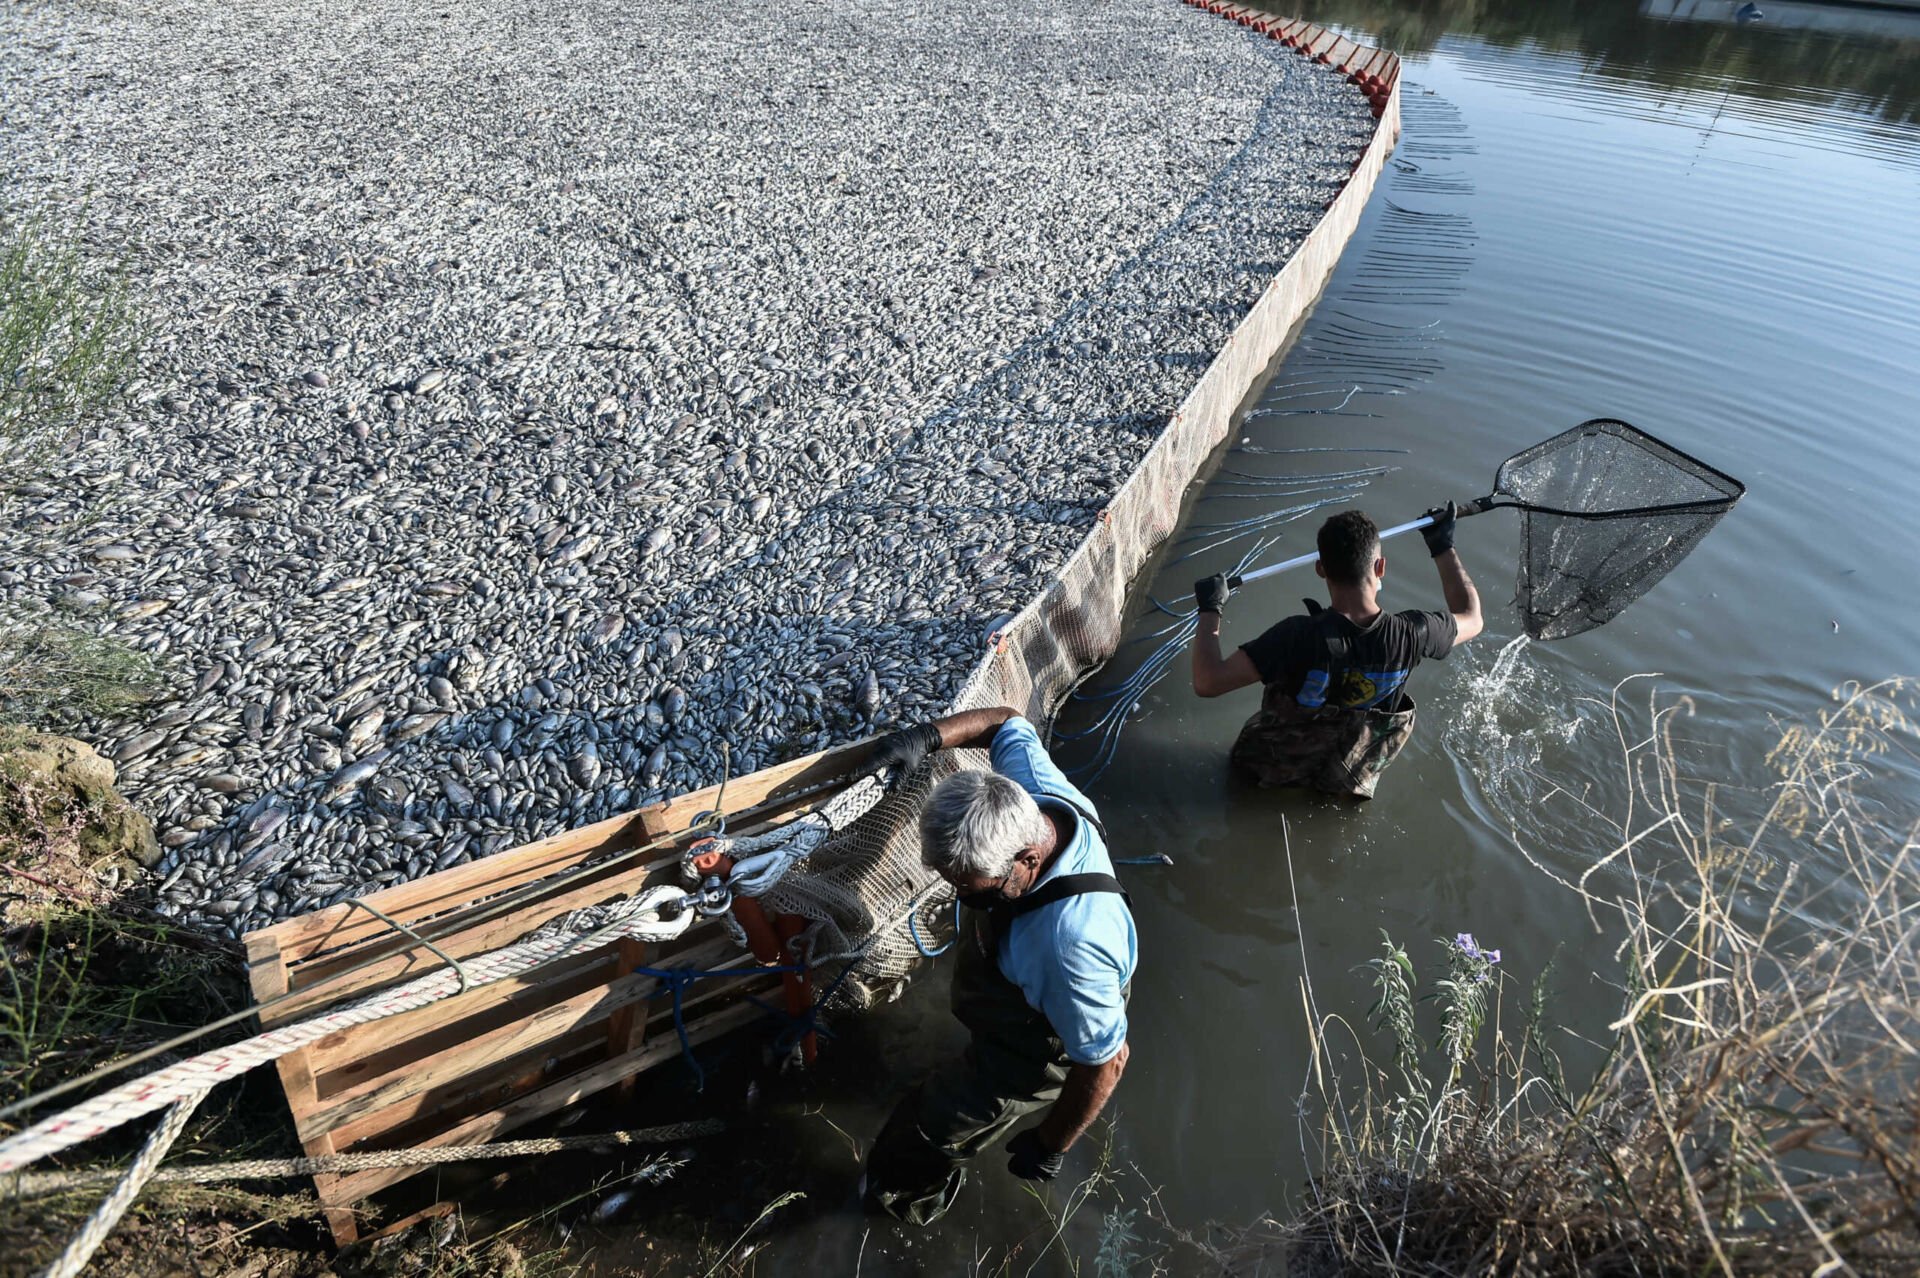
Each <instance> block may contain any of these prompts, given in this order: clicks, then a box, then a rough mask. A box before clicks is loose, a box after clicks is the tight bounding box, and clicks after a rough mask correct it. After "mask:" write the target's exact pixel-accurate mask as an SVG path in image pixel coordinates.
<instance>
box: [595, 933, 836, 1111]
mask: <svg viewBox="0 0 1920 1278" xmlns="http://www.w3.org/2000/svg"><path fill="white" fill-rule="evenodd" d="M633 970H634V971H635V972H637V973H640V974H641V975H644V976H651V977H652V978H653V979H654V980H656V981H658V982H660V984H661V985H662V986H664V987H665V988H666V992H667V993H668V994H671V995H672V996H673V1032H674V1033H675V1034H677V1035H679V1036H680V1055H681V1056H682V1057H684V1058H685V1060H686V1062H687V1066H688V1067H689V1068H690V1069H692V1070H693V1090H694V1091H696V1092H704V1091H705V1090H706V1089H707V1071H706V1070H704V1069H702V1068H700V1058H699V1057H697V1056H695V1055H694V1054H693V1040H692V1039H690V1038H689V1037H687V1019H686V1015H685V1004H686V992H687V986H689V985H691V984H693V983H694V982H695V981H698V980H704V979H705V978H707V977H709V976H760V975H764V974H772V973H780V972H804V971H806V970H807V969H806V967H805V966H804V965H802V964H799V963H783V964H781V965H780V966H778V967H760V966H758V965H756V966H753V967H720V968H696V967H636V968H634V969H633ZM845 975H846V973H844V972H843V973H841V976H842V977H844V976H845ZM836 984H837V982H836ZM660 993H661V991H660V990H658V989H656V990H654V991H653V992H652V993H650V994H648V995H647V997H648V998H649V999H656V998H659V997H660ZM758 1001H759V1000H757V999H756V1000H755V1002H758ZM763 1006H764V1005H763ZM811 1014H812V1013H811V1012H809V1013H808V1015H811Z"/></svg>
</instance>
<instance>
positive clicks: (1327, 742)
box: [1230, 599, 1414, 799]
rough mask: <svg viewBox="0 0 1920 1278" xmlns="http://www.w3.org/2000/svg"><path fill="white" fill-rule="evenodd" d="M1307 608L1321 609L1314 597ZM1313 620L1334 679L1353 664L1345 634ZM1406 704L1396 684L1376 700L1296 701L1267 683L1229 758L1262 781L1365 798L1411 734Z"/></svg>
mask: <svg viewBox="0 0 1920 1278" xmlns="http://www.w3.org/2000/svg"><path fill="white" fill-rule="evenodd" d="M1306 603H1307V611H1308V613H1309V614H1311V615H1312V616H1313V617H1314V618H1315V620H1317V621H1319V620H1321V618H1322V617H1324V616H1327V615H1337V614H1326V613H1324V611H1323V610H1322V609H1321V607H1320V605H1319V603H1318V602H1316V601H1314V600H1311V599H1309V600H1307V601H1306ZM1336 624H1337V623H1333V622H1326V621H1321V633H1320V638H1321V641H1322V643H1323V644H1324V645H1325V653H1324V657H1325V660H1326V663H1327V665H1326V669H1327V672H1328V679H1327V685H1328V687H1330V688H1338V687H1340V686H1341V684H1342V681H1343V677H1344V676H1345V675H1346V674H1347V672H1349V671H1351V670H1353V669H1355V668H1356V667H1355V666H1354V661H1353V641H1352V639H1351V637H1349V636H1348V635H1345V634H1342V633H1338V632H1336V630H1335V629H1334V626H1335V625H1336ZM1413 719H1414V704H1413V698H1412V697H1410V696H1408V695H1407V693H1406V689H1405V688H1402V689H1401V690H1400V691H1399V692H1397V693H1395V694H1394V695H1393V696H1392V697H1391V698H1389V699H1388V701H1387V703H1386V704H1385V705H1381V706H1356V707H1347V706H1324V705H1323V706H1303V705H1301V704H1300V702H1299V700H1298V699H1297V698H1296V697H1295V695H1294V694H1293V693H1290V692H1286V691H1284V690H1283V689H1282V688H1281V687H1280V686H1279V685H1278V684H1268V685H1267V687H1266V691H1265V692H1264V693H1263V694H1262V695H1261V698H1260V709H1259V710H1258V711H1257V712H1256V713H1255V714H1254V716H1253V717H1252V718H1251V719H1248V720H1247V722H1246V726H1244V727H1242V728H1241V729H1240V736H1239V737H1238V738H1237V739H1236V740H1235V741H1234V743H1233V752H1232V754H1231V756H1230V757H1231V759H1232V760H1233V766H1234V767H1235V768H1236V769H1237V770H1238V771H1240V772H1241V773H1242V774H1244V775H1245V776H1246V777H1248V778H1249V779H1250V780H1252V781H1255V782H1257V783H1259V784H1260V785H1262V786H1272V787H1280V786H1304V787H1306V788H1308V789H1311V790H1320V791H1323V792H1325V793H1327V794H1338V795H1345V796H1347V797H1350V798H1355V799H1371V798H1372V797H1373V791H1374V787H1375V786H1377V785H1378V784H1379V783H1380V774H1381V773H1382V772H1385V771H1386V770H1387V765H1388V764H1389V763H1392V762H1393V761H1394V759H1395V758H1396V757H1398V756H1399V754H1400V751H1402V750H1403V749H1405V748H1406V745H1407V741H1408V739H1409V738H1411V737H1412V736H1413Z"/></svg>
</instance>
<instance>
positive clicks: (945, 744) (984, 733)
mask: <svg viewBox="0 0 1920 1278" xmlns="http://www.w3.org/2000/svg"><path fill="white" fill-rule="evenodd" d="M1019 713H1020V712H1019V711H1018V710H1015V709H1014V708H1013V707H1012V706H987V707H986V708H985V709H981V710H962V711H961V712H960V713H959V714H953V715H948V716H947V717H946V718H944V719H942V720H940V721H939V722H938V724H936V725H935V726H937V727H938V728H939V729H940V748H941V749H942V750H965V749H970V748H975V747H977V748H980V749H985V748H986V747H987V746H990V745H992V744H993V738H994V735H995V734H996V733H998V732H999V731H1000V725H1001V724H1003V723H1005V722H1006V721H1007V720H1009V719H1011V718H1013V717H1014V716H1015V715H1017V714H1019Z"/></svg>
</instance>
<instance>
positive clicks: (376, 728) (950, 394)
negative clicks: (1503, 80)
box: [0, 0, 1373, 931]
mask: <svg viewBox="0 0 1920 1278" xmlns="http://www.w3.org/2000/svg"><path fill="white" fill-rule="evenodd" d="M0 77H4V79H5V81H6V83H7V84H8V85H9V86H11V88H12V91H11V92H9V94H8V95H6V98H5V100H4V104H0V113H3V114H0V130H4V134H5V136H6V138H7V145H6V147H5V148H0V182H3V183H4V187H5V190H6V191H7V196H6V199H7V200H8V202H9V208H8V210H7V211H8V212H9V213H10V214H13V215H19V214H23V213H25V214H36V213H37V214H41V215H44V216H45V217H46V218H48V219H49V220H50V222H51V223H52V224H53V225H55V226H58V227H71V228H72V229H73V231H74V233H75V234H76V235H77V236H78V237H79V239H80V241H81V243H82V244H83V245H84V247H85V248H86V250H87V251H88V253H89V254H91V255H95V256H96V257H97V258H98V259H99V260H101V261H106V262H114V263H117V264H118V265H119V266H120V267H121V268H122V269H123V270H124V271H125V273H126V274H127V276H128V278H129V279H130V281H131V282H132V284H133V285H134V286H135V289H136V291H137V293H138V294H139V295H140V297H141V298H142V300H143V304H144V306H145V307H146V309H147V313H148V315H149V317H150V320H151V322H152V331H151V334H150V338H149V342H148V347H147V351H146V355H145V358H144V360H143V366H142V376H141V378H140V380H139V382H138V383H137V384H136V385H135V387H134V388H133V395H132V402H131V404H130V405H129V406H128V407H127V409H126V410H125V412H124V413H121V414H119V415H117V416H116V417H115V419H114V420H113V421H112V422H110V423H109V424H108V426H107V428H106V429H104V430H103V431H101V432H100V433H99V434H98V435H97V436H96V437H95V438H93V439H92V440H90V441H89V442H88V443H87V444H86V445H84V446H83V447H81V448H79V449H77V450H76V451H75V452H74V454H73V455H72V456H70V457H68V458H66V459H64V460H63V462H62V464H61V465H60V466H59V467H58V468H57V470H56V473H54V474H52V475H49V476H47V477H46V479H45V481H44V483H39V484H35V485H30V486H29V487H28V488H27V489H26V490H25V491H24V493H23V495H22V496H20V497H19V498H18V499H17V500H16V501H15V502H14V503H13V504H12V505H11V507H10V508H9V509H8V510H7V511H6V512H5V514H4V515H3V516H0V607H4V606H5V604H6V601H7V600H8V599H17V600H29V599H33V600H55V601H58V602H60V603H62V604H63V605H64V606H67V607H71V608H74V609H77V610H80V611H82V612H84V613H86V614H88V615H91V616H93V617H95V618H97V619H98V622H99V624H100V625H101V627H102V628H103V629H105V630H107V631H110V632H111V633H114V634H116V635H118V636H120V637H122V638H125V639H127V640H129V641H130V642H133V643H135V644H136V645H138V646H140V647H142V648H144V649H147V650H149V651H151V652H153V653H154V654H156V655H157V656H158V657H159V659H160V660H161V661H162V662H163V663H164V664H165V666H166V667H167V669H168V670H169V671H170V672H171V676H172V678H173V679H174V686H173V687H172V689H171V692H170V695H169V697H168V698H167V699H165V700H163V701H162V702H161V703H159V704H158V705H156V706H154V707H152V708H151V709H150V711H149V712H147V713H145V714H144V715H143V716H142V717H139V718H137V719H134V720H130V721H124V722H111V723H106V722H102V723H95V724H92V725H89V730H88V732H87V733H85V734H83V735H87V736H88V737H89V739H91V740H93V741H94V742H96V743H97V744H98V745H99V746H100V748H101V750H102V752H103V753H105V754H107V755H108V756H109V757H110V758H112V759H113V760H114V761H115V762H116V763H117V764H118V766H119V768H120V775H121V784H122V786H123V788H124V789H125V791H126V792H127V793H128V794H129V795H131V796H132V797H134V798H135V799H136V800H137V801H138V802H139V803H140V804H141V805H142V806H143V807H145V808H146V809H147V810H148V811H150V812H151V813H153V815H154V817H155V819H156V821H157V824H158V826H159V828H160V837H161V841H162V843H163V844H164V845H165V847H166V848H167V849H168V856H167V859H166V861H165V862H164V863H163V865H162V867H161V869H162V872H163V874H164V879H163V883H162V894H163V897H164V898H165V900H166V902H167V903H168V908H171V909H174V910H176V911H179V912H181V913H183V914H185V915H187V916H190V917H192V918H195V919H197V920H199V921H201V922H203V923H208V924H211V925H214V926H217V927H221V928H224V929H226V930H230V931H237V930H239V929H240V928H242V927H246V926H254V925H258V924H260V923H262V922H264V921H267V920H270V919H273V918H276V917H282V916H285V915H287V914H289V913H293V912H296V911H300V910H305V909H310V908H313V907H315V906H316V905H318V904H321V903H324V902H328V901H332V900H337V899H339V898H340V897H341V896H343V895H345V894H347V893H350V892H358V891H363V890H369V889H373V888H377V887H379V886H383V885H386V884H390V883H393V882H396V881H399V880H401V879H403V878H407V877H412V876H417V875H420V874H423V873H427V872H430V871H432V870H435V869H439V868H446V867H448V866H451V865H454V864H457V863H460V862H462V861H464V860H467V859H469V858H472V857H477V856H483V855H486V854H489V853H492V852H495V851H498V850H500V849H501V848H504V847H507V846H511V845H513V844H516V843H519V842H523V841H526V840H528V839H532V838H536V837H540V836H542V835H546V834H551V833H553V832H555V831H557V830H560V829H564V828H567V827H570V826H574V825H578V824H581V823H584V822H587V821H591V820H595V819H598V818H601V817H604V816H608V815H611V814H613V813H615V812H618V811H621V810H624V809H627V808H630V807H632V806H635V805H638V804H640V803H643V802H646V801H649V800H652V799H655V798H658V797H661V796H664V795H667V794H671V793H675V792H678V791H682V790H686V789H690V788H694V787H697V786H700V785H703V784H708V783H711V782H712V781H714V780H716V779H717V778H718V775H719V771H720V754H719V746H720V743H721V742H722V741H725V742H727V743H729V744H730V746H731V748H732V751H733V765H734V768H735V770H736V771H745V770H749V769H752V768H755V767H759V766H764V765H765V764H767V763H769V762H772V761H774V760H776V759H778V758H782V757H787V756H790V755H793V754H797V753H801V752H804V751H807V750H812V749H817V748H820V747H823V746H825V745H827V744H830V743H831V742H833V741H835V740H841V739H846V738H850V737H854V736H858V735H861V734H863V733H865V732H868V731H872V730H874V729H875V728H876V727H879V726H884V725H886V724H888V723H893V722H897V721H900V720H903V719H911V718H914V717H917V716H924V715H929V714H933V713H936V712H938V711H939V710H940V709H941V708H942V707H943V706H944V705H945V703H946V701H947V699H948V698H949V697H950V696H951V695H952V694H953V693H954V691H955V690H956V689H957V687H958V685H959V682H960V680H961V679H962V678H963V677H964V675H965V674H966V672H967V671H968V670H969V669H970V668H971V667H972V666H973V665H974V663H975V662H976V661H977V660H978V659H979V657H980V656H981V654H982V652H983V650H984V641H985V635H986V633H987V631H988V630H989V629H990V628H991V626H992V622H993V620H994V619H995V618H996V617H999V616H1001V615H1003V614H1005V613H1009V612H1013V611H1015V610H1017V609H1018V608H1019V607H1020V606H1022V605H1023V604H1024V603H1025V602H1026V600H1028V599H1029V598H1031V597H1032V596H1033V595H1034V594H1035V592H1036V591H1038V590H1039V589H1041V588H1042V587H1043V586H1044V584H1045V582H1046V581H1047V580H1048V578H1049V574H1050V573H1051V572H1052V571H1053V570H1054V569H1055V568H1057V566H1058V565H1059V564H1060V563H1061V562H1062V561H1063V560H1064V559H1065V557H1066V556H1067V554H1068V553H1069V552H1070V551H1071V550H1072V548H1073V547H1074V546H1075V545H1076V544H1077V543H1078V541H1079V540H1080V539H1081V538H1082V537H1083V536H1084V535H1085V533H1086V531H1087V530H1088V528H1089V527H1090V526H1091V524H1092V522H1093V521H1094V519H1095V518H1097V516H1098V512H1099V511H1100V509H1101V507H1102V506H1103V505H1104V504H1105V503H1106V501H1107V500H1108V498H1109V497H1110V495H1111V494H1112V493H1113V492H1114V490H1115V489H1116V488H1117V487H1118V486H1119V484H1120V483H1121V482H1122V481H1123V480H1124V478H1125V477H1126V475H1127V474H1128V473H1129V471H1130V469H1131V468H1132V466H1133V465H1134V464H1135V463H1136V462H1137V461H1138V459H1139V458H1140V457H1141V455H1142V454H1143V453H1144V452H1145V450H1146V449H1147V448H1148V446H1149V445H1150V444H1151V443H1152V441H1153V439H1154V438H1155V436H1156V433H1157V431H1158V430H1159V428H1160V426H1161V424H1162V423H1163V422H1164V421H1165V419H1166V417H1167V415H1168V414H1169V412H1170V411H1171V410H1172V409H1173V407H1174V406H1175V405H1176V404H1177V403H1178V402H1179V400H1180V399H1181V397H1182V396H1183V395H1184V394H1185V392H1186V391H1187V390H1188V388H1189V387H1190V386H1191V385H1192V384H1193V382H1194V380H1195V379H1197V377H1198V376H1199V374H1200V372H1201V371H1202V369H1203V368H1204V367H1205V365H1206V363H1207V362H1208V360H1209V359H1210V358H1211V356H1212V353H1213V352H1214V351H1215V350H1216V349H1217V348H1218V346H1219V344H1220V343H1221V341H1222V340H1223V339H1224V337H1225V335H1226V333H1227V332H1228V331H1229V330H1230V329H1231V327H1232V325H1233V324H1234V323H1235V322H1237V320H1238V318H1239V317H1240V316H1241V315H1242V314H1243V313H1244V312H1245V309H1246V308H1247V307H1248V306H1249V305H1250V304H1251V302H1252V301H1253V300H1254V298H1255V297H1257V296H1258V293H1259V291H1260V290H1261V289H1262V288H1263V287H1264V286H1265V284H1266V281H1267V280H1268V279H1269V278H1271V276H1272V275H1273V274H1274V273H1275V272H1277V271H1278V270H1279V268H1280V267H1281V265H1282V264H1284V262H1285V261H1286V259H1287V257H1288V256H1289V255H1290V254H1291V253H1292V251H1293V249H1294V247H1295V246H1296V245H1297V244H1298V242H1299V240H1300V238H1301V237H1302V236H1303V235H1304V234H1305V232H1306V231H1307V230H1308V229H1310V228H1311V226H1312V224H1313V222H1314V221H1315V219H1317V217H1318V216H1319V214H1320V212H1321V210H1322V208H1323V207H1324V205H1325V203H1326V202H1327V201H1328V200H1329V199H1330V198H1331V197H1332V196H1333V195H1334V194H1335V192H1336V191H1337V190H1338V189H1339V187H1340V185H1341V184H1342V183H1343V182H1344V180H1345V178H1346V175H1347V173H1348V171H1349V169H1350V168H1351V165H1352V163H1353V160H1354V158H1355V157H1356V155H1357V154H1358V152H1359V150H1360V149H1361V148H1362V147H1363V146H1364V145H1365V143H1366V141H1367V140H1368V138H1369V137H1370V136H1371V130H1372V126H1373V122H1372V120H1371V118H1370V116H1369V114H1368V112H1367V109H1366V104H1365V102H1364V100H1363V99H1362V98H1361V97H1360V95H1359V94H1358V93H1357V92H1356V91H1355V90H1353V89H1352V88H1351V87H1350V86H1348V85H1346V84H1345V83H1343V82H1342V81H1341V79H1340V78H1339V77H1338V76H1337V75H1334V74H1332V73H1330V72H1328V71H1327V70H1326V69H1325V68H1318V67H1314V66H1311V65H1310V64H1308V63H1307V62H1306V61H1305V60H1303V59H1299V58H1296V57H1293V56H1291V55H1289V54H1288V53H1286V51H1284V50H1283V49H1281V48H1280V46H1278V45H1277V44H1274V43H1271V42H1267V41H1263V40H1260V39H1259V38H1257V37H1256V36H1254V35H1253V34H1252V33H1250V32H1248V31H1245V30H1243V29H1241V28H1238V27H1235V26H1233V25H1231V24H1228V23H1223V22H1220V21H1219V20H1218V19H1215V18H1212V17H1210V16H1208V15H1206V14H1204V13H1201V12H1199V11H1196V10H1193V9H1190V8H1187V7H1185V6H1183V5H1180V4H1177V3H1174V2H1173V0H1114V2H1113V3H1107V4H1102V5H1098V6H1084V5H1056V4H1048V3H1043V2H1042V0H982V2H981V3H970V4H967V5H946V4H923V3H915V2H911V0H811V2H804V0H803V2H796V0H746V2H744V3H737V4H732V5H728V6H723V7H722V6H714V5H711V4H708V3H704V2H697V3H696V2H694V0H647V3H643V4H630V3H623V4H612V3H607V2H606V0H584V2H583V3H576V4H566V5H561V4H540V3H535V4H533V5H531V6H529V5H526V4H514V5H509V4H504V3H499V2H498V0H473V2H472V3H468V4H462V5H457V6H445V7H442V6H434V5H419V4H414V3H401V2H399V0H356V2H355V3H353V4H349V5H341V6H331V7H325V8H318V9H316V8H314V7H312V6H307V5H295V4H290V3H286V2H285V0H238V2H235V0H221V2H220V3H218V4H215V3H211V2H209V0H165V2H164V3H162V0H118V2H116V3H115V4H113V5H110V6H100V5H92V4H81V3H78V2H77V0H28V2H27V3H23V4H16V5H12V6H9V7H7V8H6V9H5V10H4V11H0Z"/></svg>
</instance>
